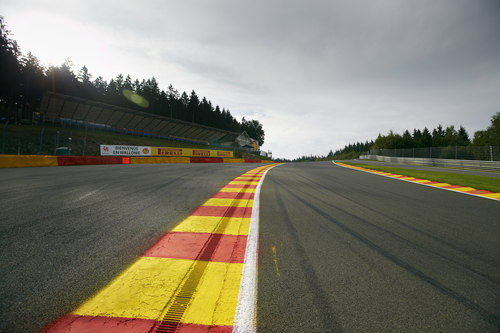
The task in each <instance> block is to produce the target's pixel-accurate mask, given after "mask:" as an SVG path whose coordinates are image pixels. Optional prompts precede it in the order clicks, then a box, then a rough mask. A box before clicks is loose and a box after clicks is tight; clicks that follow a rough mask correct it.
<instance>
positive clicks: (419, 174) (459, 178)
mask: <svg viewBox="0 0 500 333" xmlns="http://www.w3.org/2000/svg"><path fill="white" fill-rule="evenodd" d="M342 163H344V164H349V165H353V166H358V167H363V168H366V169H371V170H377V171H384V172H390V173H394V174H398V175H403V176H409V177H415V178H421V179H428V180H433V181H436V182H441V183H448V184H452V185H463V186H466V187H473V188H475V189H477V190H487V191H492V192H497V193H500V177H488V176H475V175H464V174H459V173H449V172H441V171H427V170H415V169H404V168H395V167H387V166H378V165H376V166H375V165H370V164H362V163H352V162H342Z"/></svg>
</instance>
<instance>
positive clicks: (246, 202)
mask: <svg viewBox="0 0 500 333" xmlns="http://www.w3.org/2000/svg"><path fill="white" fill-rule="evenodd" d="M202 206H225V207H252V206H253V200H252V199H219V198H211V199H208V200H207V201H205V203H204V204H203V205H202Z"/></svg>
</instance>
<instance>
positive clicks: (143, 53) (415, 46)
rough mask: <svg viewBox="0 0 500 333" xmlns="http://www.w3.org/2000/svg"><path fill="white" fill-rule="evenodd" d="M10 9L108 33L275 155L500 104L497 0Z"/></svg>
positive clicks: (478, 117)
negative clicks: (260, 132)
mask: <svg viewBox="0 0 500 333" xmlns="http://www.w3.org/2000/svg"><path fill="white" fill-rule="evenodd" d="M0 7H3V9H10V10H11V11H10V12H13V11H14V9H13V8H15V9H16V13H22V11H23V10H26V11H27V10H29V11H31V12H40V13H55V14H58V15H64V16H65V17H67V18H69V19H72V20H74V21H77V22H79V23H80V24H85V25H87V26H89V27H92V28H94V29H101V30H102V31H103V35H102V38H103V40H106V41H109V43H110V44H113V48H114V49H115V50H117V52H118V53H120V54H121V61H123V64H124V65H125V64H126V63H127V61H129V62H131V63H134V64H142V66H143V67H142V72H141V69H140V68H137V67H136V71H137V72H139V73H143V74H142V76H144V77H146V76H151V75H155V76H156V77H157V78H160V79H163V80H164V81H165V82H163V80H160V83H162V84H164V85H165V86H166V85H168V83H173V84H174V85H178V86H180V88H181V89H186V90H190V89H195V90H196V91H197V92H199V93H200V94H201V95H206V96H207V97H209V98H210V99H212V100H213V101H215V103H216V104H220V105H223V106H226V107H229V108H230V109H231V110H232V112H233V113H234V114H236V115H238V116H240V117H241V116H248V115H250V114H251V115H254V116H256V117H258V118H259V119H261V120H262V121H263V122H264V127H265V130H266V145H265V147H266V148H270V149H272V150H274V152H275V153H276V154H278V155H279V156H287V157H293V156H297V155H301V154H309V153H314V154H323V153H326V152H327V151H328V150H329V149H331V148H338V147H340V146H342V145H344V144H346V143H349V142H352V141H356V140H367V139H371V138H374V137H375V136H376V135H377V134H378V133H379V132H387V131H389V130H391V129H393V130H396V131H402V130H404V129H406V128H413V127H424V126H430V127H432V126H435V125H437V124H438V123H443V124H455V125H459V124H463V125H464V126H466V127H467V128H468V129H469V130H470V131H474V130H477V129H480V128H484V127H486V126H487V124H488V122H489V118H490V117H491V115H492V114H493V113H494V112H496V111H498V110H500V94H499V93H498V87H499V86H500V43H499V42H498V40H499V38H498V36H499V35H500V20H499V19H498V18H499V17H500V2H499V1H496V0H477V1H469V0H440V1H435V0H423V1H395V0H394V1H361V0H346V1H290V0H288V1H285V0H278V1H262V0H258V1H245V2H239V1H229V0H224V1H220V0H212V1H193V0H182V1H180V0H179V1H161V0H157V1H148V2H140V1H137V2H123V1H104V2H103V1H86V2H76V1H75V2H71V4H70V3H68V2H65V1H48V0H45V1H26V0H16V1H12V0H9V1H7V0H4V1H3V4H1V5H0ZM18 15H19V17H22V15H21V14H18ZM14 16H15V15H14ZM6 18H7V20H8V22H10V18H9V17H8V16H7V17H6ZM14 20H15V18H14ZM19 22H21V19H19ZM19 24H22V23H19ZM26 24H29V23H26ZM20 43H21V46H23V41H22V40H21V41H20ZM124 50H125V55H123V54H124ZM68 56H70V57H72V56H73V55H71V54H68ZM127 59H129V60H127ZM105 65H106V64H105ZM120 65H121V63H118V64H108V67H110V66H120ZM124 65H123V66H124ZM103 66H104V65H103ZM96 67H97V65H96ZM113 68H115V67H113ZM116 68H118V67H116Z"/></svg>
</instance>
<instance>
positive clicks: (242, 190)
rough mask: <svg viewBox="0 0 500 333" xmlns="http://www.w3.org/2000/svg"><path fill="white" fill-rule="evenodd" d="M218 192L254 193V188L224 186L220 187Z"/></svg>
mask: <svg viewBox="0 0 500 333" xmlns="http://www.w3.org/2000/svg"><path fill="white" fill-rule="evenodd" d="M219 192H240V193H255V189H254V188H232V187H225V188H221V189H220V191H219Z"/></svg>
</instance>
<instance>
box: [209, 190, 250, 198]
mask: <svg viewBox="0 0 500 333" xmlns="http://www.w3.org/2000/svg"><path fill="white" fill-rule="evenodd" d="M254 197H255V193H244V192H217V193H215V194H214V195H213V196H212V198H220V199H249V200H253V199H254Z"/></svg>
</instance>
